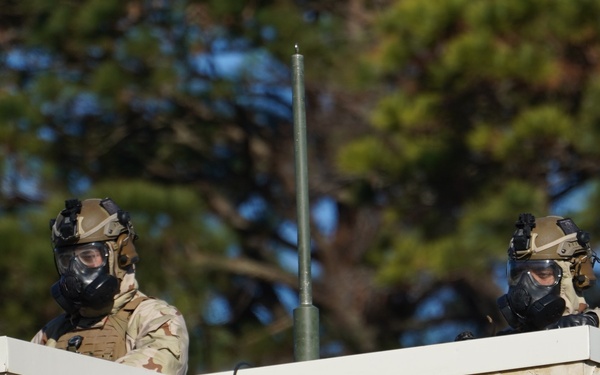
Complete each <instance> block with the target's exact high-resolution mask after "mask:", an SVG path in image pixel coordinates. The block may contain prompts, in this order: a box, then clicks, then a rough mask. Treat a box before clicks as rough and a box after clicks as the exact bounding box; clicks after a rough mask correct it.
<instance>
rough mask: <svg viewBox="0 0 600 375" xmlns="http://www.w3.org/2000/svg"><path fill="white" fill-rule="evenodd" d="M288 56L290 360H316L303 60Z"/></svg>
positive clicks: (315, 310) (316, 319) (317, 345)
mask: <svg viewBox="0 0 600 375" xmlns="http://www.w3.org/2000/svg"><path fill="white" fill-rule="evenodd" d="M295 50H296V53H295V54H294V55H292V106H293V111H294V151H295V160H296V212H297V220H298V287H299V290H300V306H298V307H297V308H296V309H294V358H295V360H296V361H308V360H311V359H318V358H319V310H318V309H317V308H316V307H315V306H313V304H312V281H311V272H310V227H309V218H310V217H309V211H310V206H309V201H308V163H307V156H306V155H307V151H306V116H305V109H304V57H303V56H302V55H301V54H300V53H299V50H298V45H297V44H296V45H295Z"/></svg>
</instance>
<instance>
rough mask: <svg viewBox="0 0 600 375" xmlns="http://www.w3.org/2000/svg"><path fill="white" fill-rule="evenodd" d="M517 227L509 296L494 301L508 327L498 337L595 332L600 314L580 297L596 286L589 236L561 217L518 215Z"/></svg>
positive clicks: (509, 266) (512, 245)
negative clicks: (589, 329)
mask: <svg viewBox="0 0 600 375" xmlns="http://www.w3.org/2000/svg"><path fill="white" fill-rule="evenodd" d="M516 227H517V230H516V231H515V232H514V234H513V237H512V239H511V241H510V245H509V249H508V258H509V259H508V264H507V277H508V285H509V288H508V293H506V294H505V295H503V296H501V297H500V298H499V299H498V307H499V308H500V311H501V312H502V315H503V316H504V318H505V319H506V321H507V322H508V324H509V325H510V328H508V329H506V330H504V331H501V332H500V333H499V334H501V335H502V334H509V333H518V332H527V331H535V330H544V329H553V328H565V327H574V326H581V325H590V326H594V327H598V325H599V318H598V317H599V313H600V310H599V309H597V308H593V309H592V308H590V307H589V306H588V304H587V302H586V300H585V298H584V296H583V291H584V290H585V289H587V288H589V287H591V286H592V285H593V284H594V283H595V281H596V276H595V274H594V270H593V267H594V263H595V262H596V260H597V257H596V254H595V253H594V252H593V251H592V249H591V246H590V236H589V234H588V233H587V232H584V231H582V230H580V229H579V228H578V227H577V225H575V223H574V222H573V220H571V219H569V218H566V219H565V218H562V217H560V216H546V217H542V218H539V219H537V220H536V218H535V217H534V216H533V215H531V214H521V215H520V216H519V220H518V221H517V222H516Z"/></svg>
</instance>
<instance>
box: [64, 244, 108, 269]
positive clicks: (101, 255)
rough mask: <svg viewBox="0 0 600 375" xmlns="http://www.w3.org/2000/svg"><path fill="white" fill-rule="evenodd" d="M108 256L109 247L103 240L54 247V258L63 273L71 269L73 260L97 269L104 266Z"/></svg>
mask: <svg viewBox="0 0 600 375" xmlns="http://www.w3.org/2000/svg"><path fill="white" fill-rule="evenodd" d="M107 258H108V249H107V247H106V244H104V243H103V242H92V243H87V244H83V245H74V246H63V247H59V248H55V249H54V259H55V260H56V266H57V268H58V272H59V273H60V274H61V275H62V274H64V273H65V272H66V271H67V270H68V269H69V267H70V265H71V262H73V261H75V262H76V263H78V264H79V265H80V266H84V267H86V268H92V269H95V268H99V267H102V266H104V265H105V264H106V259H107Z"/></svg>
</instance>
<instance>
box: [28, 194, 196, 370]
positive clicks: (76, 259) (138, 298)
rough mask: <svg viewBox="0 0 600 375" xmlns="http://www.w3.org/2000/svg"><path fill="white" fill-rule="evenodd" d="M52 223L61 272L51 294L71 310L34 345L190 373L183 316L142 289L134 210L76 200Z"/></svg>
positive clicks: (37, 337)
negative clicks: (137, 266) (137, 272)
mask: <svg viewBox="0 0 600 375" xmlns="http://www.w3.org/2000/svg"><path fill="white" fill-rule="evenodd" d="M50 225H51V230H52V243H53V245H54V259H55V263H56V268H57V270H58V273H59V277H60V279H59V281H57V282H56V283H55V284H54V285H52V288H51V291H52V296H53V297H54V298H55V300H56V301H57V303H58V304H59V305H60V306H61V307H62V308H63V309H64V310H65V313H64V314H62V315H60V316H58V317H57V318H55V319H53V320H52V321H51V322H49V323H48V324H47V325H46V326H45V327H44V328H42V329H41V330H40V331H39V332H38V333H37V334H36V335H35V337H34V338H33V339H32V342H34V343H38V344H42V345H47V346H51V347H56V348H60V349H65V350H69V351H73V352H78V353H82V354H86V355H91V356H94V357H97V358H102V359H106V360H111V361H115V362H118V363H123V364H126V365H130V366H135V367H141V368H145V369H149V370H152V371H155V372H159V373H163V374H174V375H175V374H176V375H184V374H185V373H186V371H187V356H188V343H189V339H188V332H187V328H186V325H185V321H184V319H183V316H182V315H181V314H180V313H179V311H178V310H177V309H176V308H175V307H173V306H171V305H169V304H167V303H166V302H164V301H162V300H160V299H156V298H151V297H148V296H146V295H145V294H143V293H142V292H140V291H139V290H138V283H137V281H136V279H135V263H136V262H137V261H138V260H139V257H138V254H137V252H136V250H135V246H134V241H135V239H136V237H137V236H136V234H135V232H134V229H133V225H132V224H131V220H130V217H129V214H128V213H127V212H126V211H123V210H121V209H119V207H118V206H117V205H116V204H115V203H114V202H113V201H112V200H111V199H110V198H106V199H102V200H100V199H87V200H84V201H83V202H81V201H79V200H77V199H71V200H68V201H66V203H65V209H64V210H62V211H61V212H60V213H59V215H58V216H57V218H56V219H53V220H51V222H50Z"/></svg>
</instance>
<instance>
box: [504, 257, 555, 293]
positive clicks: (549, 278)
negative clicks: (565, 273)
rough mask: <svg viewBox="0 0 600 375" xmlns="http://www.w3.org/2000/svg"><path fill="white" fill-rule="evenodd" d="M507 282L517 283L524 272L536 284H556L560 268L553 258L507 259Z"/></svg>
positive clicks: (544, 285) (510, 283)
mask: <svg viewBox="0 0 600 375" xmlns="http://www.w3.org/2000/svg"><path fill="white" fill-rule="evenodd" d="M507 267H508V269H507V276H508V284H509V285H511V286H514V285H517V283H518V282H519V280H520V279H521V277H522V276H523V275H524V274H526V275H527V276H528V277H529V278H530V279H531V281H533V283H534V284H535V285H537V286H542V287H550V286H554V285H556V284H558V283H559V282H560V279H561V277H562V269H561V268H560V267H559V265H558V264H556V262H555V261H553V260H509V261H508V266H507Z"/></svg>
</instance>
